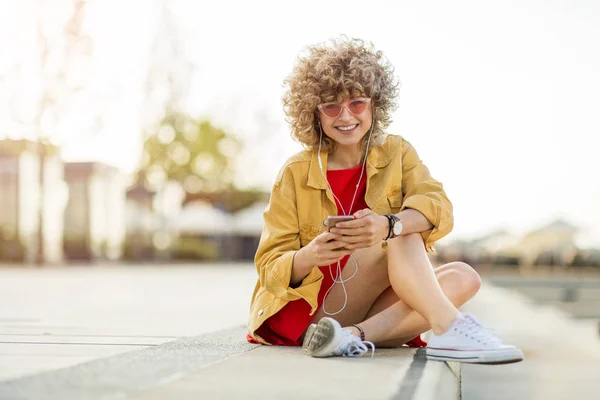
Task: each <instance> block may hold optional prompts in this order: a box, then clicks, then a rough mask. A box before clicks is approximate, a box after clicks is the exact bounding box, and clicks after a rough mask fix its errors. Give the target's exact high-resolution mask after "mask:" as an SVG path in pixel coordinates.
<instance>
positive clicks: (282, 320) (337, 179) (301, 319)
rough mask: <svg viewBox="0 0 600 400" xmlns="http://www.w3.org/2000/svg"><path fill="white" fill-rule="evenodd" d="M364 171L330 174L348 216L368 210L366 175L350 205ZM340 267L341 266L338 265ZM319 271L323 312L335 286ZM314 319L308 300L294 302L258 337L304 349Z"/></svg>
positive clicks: (419, 344) (327, 273)
mask: <svg viewBox="0 0 600 400" xmlns="http://www.w3.org/2000/svg"><path fill="white" fill-rule="evenodd" d="M361 170H362V164H360V165H359V166H357V167H355V168H349V169H341V170H333V171H327V180H328V181H329V185H330V186H331V189H332V190H333V193H335V195H336V196H337V198H338V199H339V200H340V201H341V202H342V206H343V208H344V210H346V212H348V213H354V212H356V211H358V210H362V209H364V208H368V206H367V204H366V202H365V193H366V182H367V176H366V173H365V174H363V177H362V179H361V180H360V185H359V187H358V191H357V193H356V199H355V200H354V205H353V206H352V210H351V211H350V205H351V203H352V197H353V196H354V191H355V190H356V183H357V182H358V180H359V178H360V174H361ZM338 214H339V215H343V214H344V212H343V211H342V207H340V206H339V204H338ZM348 258H349V256H345V257H344V258H342V260H341V261H340V266H341V268H342V269H343V268H344V267H345V265H346V262H347V261H348ZM336 264H337V263H336ZM336 264H332V265H331V271H332V272H333V276H334V277H335V276H336V270H337V265H336ZM319 269H320V270H321V272H322V273H323V282H322V283H321V288H320V290H319V295H318V304H319V308H321V307H322V306H323V299H324V298H325V293H327V290H329V288H330V287H331V286H332V285H333V279H332V277H331V275H332V274H331V273H330V266H328V265H324V266H319ZM313 317H314V315H310V305H309V304H308V303H307V302H306V301H304V300H296V301H290V302H289V303H287V304H286V305H285V306H284V307H283V308H282V309H281V310H279V312H278V313H277V314H275V315H273V316H271V317H270V318H268V319H267V320H266V321H265V322H264V323H263V324H262V325H261V326H260V327H259V328H258V329H257V330H256V333H257V334H258V335H259V336H260V337H262V338H263V339H264V340H265V341H267V342H268V343H271V344H273V345H280V346H300V345H301V344H302V343H301V342H300V337H301V336H302V334H303V333H304V331H306V329H307V328H308V326H309V325H310V323H311V322H312V320H313ZM246 338H247V340H248V341H249V342H250V343H259V342H258V341H257V340H256V339H254V338H253V337H252V336H250V335H248V336H247V337H246ZM408 344H409V346H411V347H423V346H425V345H426V343H425V342H423V341H421V339H420V336H417V337H416V338H415V339H413V340H411V341H410V342H409V343H408Z"/></svg>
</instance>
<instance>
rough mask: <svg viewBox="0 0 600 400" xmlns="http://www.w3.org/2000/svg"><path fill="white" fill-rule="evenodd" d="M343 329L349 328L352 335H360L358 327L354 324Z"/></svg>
mask: <svg viewBox="0 0 600 400" xmlns="http://www.w3.org/2000/svg"><path fill="white" fill-rule="evenodd" d="M344 329H347V330H349V331H350V332H352V334H353V335H354V336H358V337H361V336H360V330H359V329H358V328H357V327H356V326H354V325H350V326H346V327H344Z"/></svg>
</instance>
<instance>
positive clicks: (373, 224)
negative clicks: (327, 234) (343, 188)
mask: <svg viewBox="0 0 600 400" xmlns="http://www.w3.org/2000/svg"><path fill="white" fill-rule="evenodd" d="M353 216H354V219H353V220H352V221H344V222H340V223H338V224H336V225H335V228H331V232H332V233H336V234H339V235H343V236H342V237H341V238H339V239H338V240H339V241H341V242H346V243H348V245H347V246H344V248H345V249H361V248H364V247H371V246H373V245H374V244H376V243H378V242H380V241H381V240H383V239H385V237H386V236H387V234H388V229H389V222H388V219H387V217H385V216H383V215H379V214H376V213H375V212H373V211H372V210H370V209H368V208H365V209H362V210H359V211H357V212H355V213H354V214H353Z"/></svg>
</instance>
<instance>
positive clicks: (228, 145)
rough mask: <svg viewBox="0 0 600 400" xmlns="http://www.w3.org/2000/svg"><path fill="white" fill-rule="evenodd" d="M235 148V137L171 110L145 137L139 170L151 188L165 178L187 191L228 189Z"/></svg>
mask: <svg viewBox="0 0 600 400" xmlns="http://www.w3.org/2000/svg"><path fill="white" fill-rule="evenodd" d="M239 150H240V143H239V141H238V140H237V139H236V138H234V137H233V136H231V135H229V134H228V133H226V132H225V131H224V130H222V129H220V128H217V127H215V126H213V125H212V124H211V123H210V122H208V121H203V120H198V119H194V118H192V117H190V116H188V115H185V114H181V113H172V114H169V115H167V116H165V117H164V118H163V120H162V121H160V123H159V124H158V126H157V128H156V129H155V131H154V132H153V133H151V134H149V135H148V137H147V138H146V141H145V143H144V152H143V156H142V162H141V171H142V175H143V176H144V177H145V179H146V184H147V186H148V187H149V188H151V189H154V190H157V189H160V188H161V187H163V185H164V184H165V183H166V182H167V181H176V182H179V183H181V184H182V185H183V188H184V190H185V191H186V192H187V193H199V192H201V191H203V192H215V191H224V190H230V189H231V188H232V187H233V171H232V160H233V158H234V157H235V156H236V155H237V153H238V152H239Z"/></svg>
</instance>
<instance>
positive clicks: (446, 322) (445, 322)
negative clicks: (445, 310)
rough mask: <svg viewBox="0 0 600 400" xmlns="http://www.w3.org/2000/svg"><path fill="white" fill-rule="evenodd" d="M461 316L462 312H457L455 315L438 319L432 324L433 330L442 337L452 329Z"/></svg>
mask: <svg viewBox="0 0 600 400" xmlns="http://www.w3.org/2000/svg"><path fill="white" fill-rule="evenodd" d="M459 315H460V312H459V311H458V310H457V311H456V312H455V313H452V314H449V315H445V316H443V317H441V318H440V319H436V320H434V321H432V322H431V330H432V331H433V333H434V334H435V335H437V336H439V335H442V334H444V333H446V332H447V331H448V329H450V327H451V326H452V324H453V323H454V321H456V318H458V316H459Z"/></svg>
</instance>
